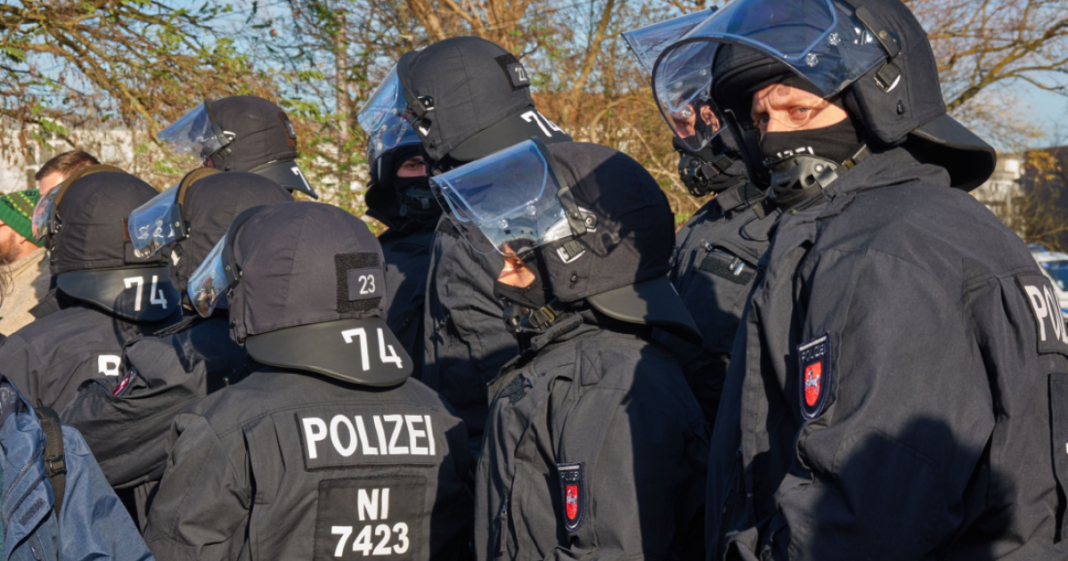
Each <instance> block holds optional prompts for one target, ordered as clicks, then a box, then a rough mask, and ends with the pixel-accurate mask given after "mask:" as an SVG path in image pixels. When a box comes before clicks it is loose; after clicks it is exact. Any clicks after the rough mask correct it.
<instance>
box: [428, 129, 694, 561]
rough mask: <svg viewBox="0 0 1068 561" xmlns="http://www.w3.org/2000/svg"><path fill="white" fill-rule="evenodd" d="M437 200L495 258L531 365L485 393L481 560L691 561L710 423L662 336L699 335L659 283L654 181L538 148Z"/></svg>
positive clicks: (444, 189) (459, 179)
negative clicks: (489, 398)
mask: <svg viewBox="0 0 1068 561" xmlns="http://www.w3.org/2000/svg"><path fill="white" fill-rule="evenodd" d="M432 185H434V186H436V187H437V188H439V189H441V193H442V198H444V199H445V200H447V201H449V202H450V204H449V207H450V209H464V210H463V211H460V212H463V214H462V215H461V214H460V212H455V213H454V212H453V211H451V210H447V212H448V213H449V216H450V218H452V219H454V221H455V224H456V226H457V228H459V229H461V230H463V231H464V235H465V237H466V238H467V239H479V241H478V242H475V243H479V244H485V245H488V246H489V247H491V248H492V249H495V250H497V251H499V252H501V253H502V254H503V256H504V260H505V265H504V267H503V268H502V270H501V271H500V272H499V277H498V278H497V280H496V282H495V284H494V286H495V289H494V290H495V293H496V294H497V295H498V296H499V297H500V298H502V299H503V300H504V301H505V302H506V304H507V308H506V312H505V315H504V317H503V319H504V322H505V325H506V327H507V328H508V330H509V331H510V332H512V333H515V334H516V336H517V338H518V340H519V343H520V347H521V349H522V354H520V356H519V357H517V358H516V359H515V360H513V361H512V362H510V363H509V364H508V365H506V366H505V367H504V369H503V370H502V371H501V375H500V376H499V377H498V378H497V379H496V380H494V382H493V383H492V387H491V393H492V395H493V396H494V398H493V402H492V405H491V409H490V416H489V420H488V423H487V429H486V434H485V438H484V439H483V447H482V455H481V457H480V459H479V464H478V475H477V479H476V497H477V502H476V518H475V551H476V554H477V557H478V558H479V559H498V558H505V559H519V558H529V557H531V556H539V557H544V556H545V555H546V554H545V552H550V551H554V550H555V551H557V553H556V555H558V556H559V557H561V558H565V557H566V558H630V557H643V556H644V557H648V558H655V559H674V558H685V559H694V558H698V559H699V558H700V556H701V550H702V548H701V543H702V539H701V536H700V530H699V528H700V521H701V512H702V510H701V505H702V502H703V500H702V497H701V494H702V489H703V486H704V477H705V467H706V454H707V450H708V437H707V433H706V431H705V422H704V419H703V418H702V415H701V410H700V408H699V407H698V405H697V402H696V401H695V399H694V397H693V395H692V394H691V392H690V390H689V389H688V388H687V387H686V381H685V378H684V377H683V374H682V371H681V369H680V368H679V365H678V363H677V362H676V361H675V359H674V358H673V357H672V356H671V353H670V352H669V351H668V350H667V349H666V348H664V347H662V346H660V345H659V344H657V343H655V342H653V341H652V327H653V326H656V327H659V328H661V329H665V330H667V331H670V332H672V333H673V334H675V335H676V336H678V337H680V338H683V339H686V340H688V341H691V342H692V343H693V344H698V345H699V344H700V340H701V336H700V333H699V331H698V328H697V326H696V325H695V324H694V322H693V319H692V318H691V317H690V315H689V313H688V312H687V311H686V308H685V306H684V304H683V302H682V301H681V300H680V299H679V297H678V295H677V294H676V293H675V291H674V290H673V289H672V287H671V283H670V282H669V280H668V278H667V273H668V270H669V267H670V265H669V263H668V261H669V259H670V255H671V247H672V242H673V237H674V219H673V216H672V213H671V209H670V207H669V206H668V203H667V198H666V197H665V196H664V193H663V192H662V191H661V190H660V187H659V186H658V185H657V183H656V181H655V180H653V178H652V176H650V175H649V173H648V172H647V171H645V170H644V169H643V168H642V167H641V165H639V164H638V163H637V162H635V161H634V160H632V159H631V158H629V157H627V156H625V155H624V154H622V153H620V152H617V151H615V150H612V149H611V148H607V147H604V146H599V145H596V144H585V143H567V144H563V143H558V144H552V145H549V146H548V147H546V146H545V145H544V144H542V143H540V142H538V141H537V140H536V139H532V140H528V141H526V142H523V143H520V144H517V145H515V146H513V147H512V148H509V149H506V150H503V151H501V152H499V153H497V154H494V155H492V156H490V157H488V158H485V159H483V160H479V161H475V162H473V163H470V164H467V165H465V166H463V167H460V168H457V169H455V170H452V171H450V172H447V173H445V174H442V175H440V176H438V177H435V178H433V179H432ZM539 193H540V194H539ZM517 201H524V202H526V203H528V204H525V205H522V204H521V205H517V204H516V202H517ZM491 218H492V219H491ZM476 224H477V225H478V226H477V229H476V227H474V226H473V225H476Z"/></svg>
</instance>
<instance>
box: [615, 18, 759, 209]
mask: <svg viewBox="0 0 1068 561" xmlns="http://www.w3.org/2000/svg"><path fill="white" fill-rule="evenodd" d="M715 11H716V8H715V7H713V8H710V9H708V10H699V11H696V12H691V13H689V14H686V15H682V16H678V17H674V18H671V19H668V20H665V21H661V22H658V23H654V24H652V25H647V26H645V27H641V28H639V29H634V30H631V31H626V32H624V33H623V34H622V35H623V39H624V40H625V41H626V42H627V46H628V47H629V48H630V51H631V54H632V55H634V58H635V60H636V61H637V63H638V66H639V68H640V69H641V71H642V75H643V76H644V77H645V78H646V80H647V81H649V82H650V84H651V83H652V71H653V67H654V65H655V64H656V61H657V59H658V57H659V56H660V53H662V52H663V51H664V49H666V48H667V47H670V46H671V45H673V44H674V43H676V42H677V41H678V40H679V39H680V38H682V37H683V36H684V35H685V34H686V33H688V32H689V31H691V30H692V29H693V28H694V27H696V26H697V25H699V24H700V23H702V22H703V21H705V20H706V19H708V16H709V15H711V14H712V13H715ZM669 124H670V125H671V129H672V133H673V135H672V147H673V148H674V149H675V152H677V153H678V154H679V168H678V169H679V179H680V180H681V181H682V184H683V185H684V186H685V187H686V190H687V191H689V193H690V194H691V195H693V196H694V197H698V198H700V197H705V196H708V195H710V194H712V193H722V192H723V191H726V190H728V189H730V188H731V187H734V186H736V185H741V184H744V183H747V182H748V177H747V176H746V172H745V165H744V162H743V161H742V159H741V155H740V153H739V152H738V148H737V144H736V142H735V140H734V138H733V136H732V135H731V133H730V131H729V130H728V129H727V128H726V127H725V126H724V124H723V121H722V116H721V115H718V114H717V112H716V110H715V108H714V106H713V105H712V104H710V103H707V102H699V103H697V104H696V106H694V105H689V104H688V105H686V106H685V107H682V108H681V109H680V110H679V111H676V112H675V113H674V114H673V115H672V119H671V120H670V121H669ZM683 129H685V130H683ZM680 131H681V132H680ZM676 133H679V134H676Z"/></svg>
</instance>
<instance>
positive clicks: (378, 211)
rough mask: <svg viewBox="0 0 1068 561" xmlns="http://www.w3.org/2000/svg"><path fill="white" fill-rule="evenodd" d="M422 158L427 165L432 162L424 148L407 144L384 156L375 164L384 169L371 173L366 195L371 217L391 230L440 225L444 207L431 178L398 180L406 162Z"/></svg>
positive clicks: (368, 212) (403, 178)
mask: <svg viewBox="0 0 1068 561" xmlns="http://www.w3.org/2000/svg"><path fill="white" fill-rule="evenodd" d="M420 155H422V156H423V159H424V161H429V160H427V158H426V156H425V155H424V153H423V149H422V146H420V145H419V144H406V145H402V146H398V147H397V148H394V149H393V150H390V151H388V152H386V153H385V154H382V155H381V156H379V157H378V158H377V159H376V160H375V162H374V165H375V166H376V167H377V166H382V168H384V169H382V170H372V173H371V186H370V187H369V188H368V189H367V193H366V195H364V201H365V202H366V203H367V214H368V216H370V217H372V218H374V219H375V220H378V221H379V222H381V223H383V224H385V225H386V226H388V227H390V228H397V229H402V230H407V229H410V228H413V227H414V228H423V227H427V226H433V225H436V224H437V222H438V218H439V217H440V216H441V207H440V206H438V202H437V200H436V199H435V198H434V195H433V193H432V192H431V191H430V178H429V177H428V176H426V175H423V176H419V177H398V176H397V172H399V171H400V168H401V166H403V165H404V163H405V162H407V161H408V160H410V159H412V158H413V157H415V156H420ZM427 167H429V166H427Z"/></svg>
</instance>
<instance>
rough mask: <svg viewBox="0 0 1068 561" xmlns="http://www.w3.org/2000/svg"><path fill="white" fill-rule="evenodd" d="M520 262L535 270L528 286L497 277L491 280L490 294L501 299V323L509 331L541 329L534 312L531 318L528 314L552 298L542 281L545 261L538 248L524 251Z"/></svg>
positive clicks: (543, 306) (545, 275) (542, 306)
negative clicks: (514, 284)
mask: <svg viewBox="0 0 1068 561" xmlns="http://www.w3.org/2000/svg"><path fill="white" fill-rule="evenodd" d="M523 262H524V263H525V264H526V266H527V267H528V268H529V269H530V271H531V272H532V273H534V282H532V283H530V285H529V286H525V287H522V288H520V287H517V286H512V285H510V284H505V283H503V282H501V281H499V280H494V281H493V295H494V296H495V297H497V298H499V299H500V300H503V301H504V325H505V327H506V328H507V329H508V331H509V332H511V333H512V334H515V333H516V332H517V331H520V330H523V331H537V330H540V329H544V327H545V326H543V325H541V324H540V323H539V321H538V319H537V316H535V317H534V319H533V320H532V316H531V314H532V313H534V312H537V311H538V310H541V309H543V308H545V307H546V306H547V305H548V304H549V303H550V302H552V301H553V300H554V299H555V298H554V297H553V294H552V290H551V289H550V288H549V286H548V285H547V284H546V283H545V282H544V280H543V279H545V278H547V276H548V275H547V274H546V272H545V264H544V262H543V260H542V257H541V255H540V251H539V250H534V251H531V252H528V253H527V254H525V256H524V259H523Z"/></svg>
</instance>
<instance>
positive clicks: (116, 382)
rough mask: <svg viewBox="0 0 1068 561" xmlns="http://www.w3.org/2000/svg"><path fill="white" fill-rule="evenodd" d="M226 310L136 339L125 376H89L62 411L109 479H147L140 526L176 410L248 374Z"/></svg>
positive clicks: (127, 484)
mask: <svg viewBox="0 0 1068 561" xmlns="http://www.w3.org/2000/svg"><path fill="white" fill-rule="evenodd" d="M222 314H223V315H222V316H221V317H212V318H209V319H204V320H201V319H200V318H199V317H198V318H196V319H193V320H192V321H191V323H190V324H189V325H188V326H187V328H185V329H182V330H180V331H177V332H176V333H172V332H170V331H172V330H167V332H168V333H167V334H166V335H163V336H160V337H145V338H142V339H137V340H135V341H133V342H132V343H130V344H129V345H127V347H126V349H125V350H124V353H123V372H124V374H123V376H122V377H119V378H97V379H94V380H92V381H90V382H88V383H87V384H85V385H84V386H83V387H82V389H81V391H79V392H78V396H77V397H76V398H75V399H74V401H72V402H71V403H70V404H69V405H68V406H67V408H66V409H65V410H64V411H63V414H62V418H63V422H64V423H65V424H68V425H70V426H72V427H74V428H76V429H78V431H80V432H81V433H82V436H84V437H85V441H86V443H88V444H89V448H90V449H91V450H92V451H93V455H94V456H96V460H97V462H98V463H99V464H100V468H101V469H102V470H103V471H104V475H105V476H107V478H108V483H110V484H111V486H112V487H115V488H116V489H127V488H132V487H141V486H145V485H147V487H146V488H144V489H141V490H140V492H139V493H137V499H138V507H139V508H138V518H139V519H140V522H141V525H142V526H144V521H145V520H144V516H145V515H146V514H147V509H146V506H147V505H146V500H147V497H148V494H149V491H150V490H151V488H153V487H154V486H155V485H154V483H155V482H158V481H159V478H160V477H161V476H162V475H163V466H164V464H165V463H166V460H167V439H168V437H169V435H170V429H171V423H172V422H173V421H174V418H175V416H176V415H177V414H178V412H179V411H181V410H182V409H183V408H184V407H186V406H187V405H189V404H191V403H193V402H194V401H196V400H197V399H199V398H202V397H204V396H206V395H208V393H210V392H212V391H214V390H217V389H219V388H222V387H224V386H226V385H229V384H231V383H237V382H238V381H240V379H241V378H242V377H243V376H244V374H245V368H246V364H247V363H248V355H247V354H246V353H245V348H244V347H242V346H241V345H238V344H237V343H235V342H234V341H233V340H232V339H230V326H229V324H228V322H227V319H226V311H225V310H223V311H222Z"/></svg>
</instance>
